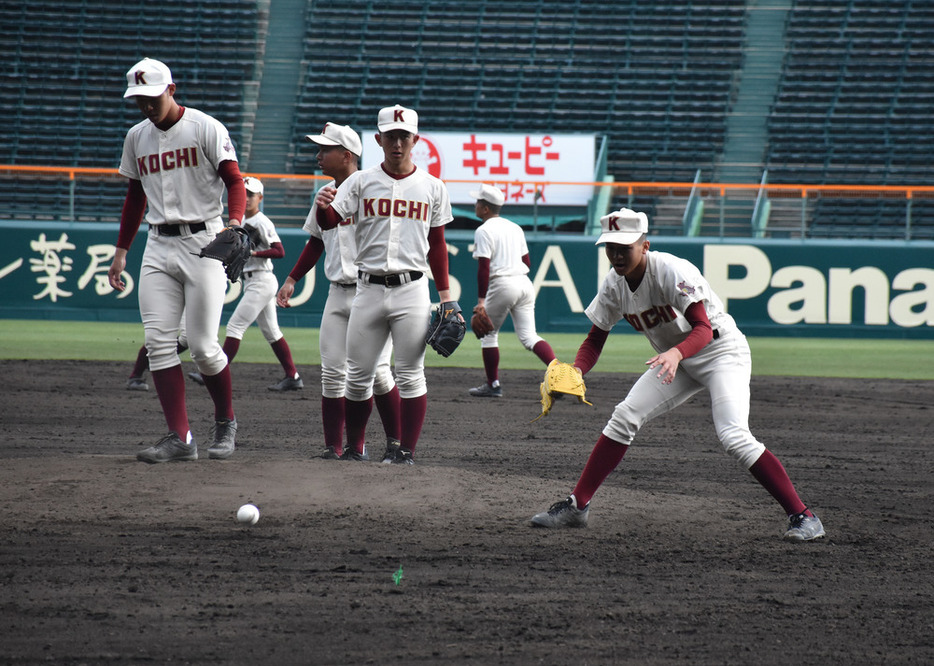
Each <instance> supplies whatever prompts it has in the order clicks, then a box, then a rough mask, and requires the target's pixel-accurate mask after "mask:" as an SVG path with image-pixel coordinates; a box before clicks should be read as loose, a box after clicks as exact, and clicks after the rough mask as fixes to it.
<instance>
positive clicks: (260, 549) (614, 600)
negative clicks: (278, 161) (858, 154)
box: [0, 361, 934, 665]
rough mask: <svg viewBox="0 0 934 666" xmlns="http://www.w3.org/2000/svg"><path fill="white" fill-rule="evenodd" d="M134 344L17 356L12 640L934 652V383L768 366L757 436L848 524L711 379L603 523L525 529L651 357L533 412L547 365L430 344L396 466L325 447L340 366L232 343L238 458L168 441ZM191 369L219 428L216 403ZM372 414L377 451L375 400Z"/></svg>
mask: <svg viewBox="0 0 934 666" xmlns="http://www.w3.org/2000/svg"><path fill="white" fill-rule="evenodd" d="M128 367H129V365H128V364H113V363H103V364H101V363H77V362H65V363H62V362H25V361H5V362H0V369H2V372H3V377H4V381H3V385H2V387H0V404H2V412H0V413H2V419H0V508H2V511H0V533H2V535H3V538H2V547H0V580H2V582H3V586H2V589H3V597H2V600H0V622H2V626H3V627H4V632H3V634H4V637H3V641H2V644H0V661H2V662H4V663H39V662H43V663H45V662H53V663H135V662H157V663H169V662H172V663H227V664H229V663H232V664H255V663H302V664H386V663H394V664H417V663H421V664H555V665H561V664H580V665H584V664H673V663H691V664H749V663H757V664H788V663H796V664H830V663H834V664H849V663H872V664H905V663H919V664H921V663H931V662H932V661H934V649H932V647H931V640H930V636H931V634H932V631H934V626H932V621H931V608H932V601H934V600H932V589H934V585H932V583H934V566H932V565H934V562H932V559H934V558H932V555H931V543H932V536H934V533H932V520H934V519H932V514H931V507H932V492H931V488H932V484H931V473H932V471H934V470H932V464H931V462H932V454H931V451H930V444H931V442H932V441H934V410H932V408H931V405H934V382H901V381H898V382H896V381H876V380H858V381H856V380H853V381H842V380H819V379H793V378H755V379H754V380H753V384H752V390H753V404H752V418H751V425H752V429H753V432H754V433H755V434H756V435H757V436H758V437H759V438H760V439H761V440H762V441H763V442H764V443H765V444H766V445H767V446H768V447H769V448H770V449H772V450H773V451H774V452H775V454H776V455H777V456H778V457H779V458H780V459H781V460H782V462H783V463H784V464H785V466H786V468H787V469H788V471H789V474H790V475H791V478H792V479H793V481H794V482H795V484H796V486H797V488H798V490H799V492H800V494H801V496H802V498H803V499H804V500H805V502H807V503H809V504H810V505H811V506H812V507H813V508H814V510H815V511H817V512H818V514H819V515H820V516H821V518H822V520H823V522H824V525H825V527H826V529H827V535H828V536H827V538H826V539H823V540H820V541H817V542H812V543H806V544H789V543H785V542H783V541H782V540H781V534H782V532H783V530H784V527H785V520H784V516H783V515H782V512H781V510H780V508H779V507H778V505H777V504H776V503H775V502H774V501H773V500H772V499H771V498H770V497H769V496H768V495H767V494H766V493H765V491H764V490H763V489H762V488H761V487H760V486H759V485H758V484H757V483H756V482H755V481H754V480H753V479H752V478H751V476H750V475H749V474H748V473H747V472H745V471H743V470H742V469H740V468H739V467H738V466H737V465H736V464H735V463H734V462H732V461H731V460H730V459H729V458H728V457H727V456H726V455H725V454H724V453H723V452H722V450H721V448H720V445H719V443H718V442H717V441H716V436H715V434H714V432H713V426H712V424H711V422H710V416H709V402H708V401H707V398H706V396H704V395H701V396H698V397H697V398H695V399H694V400H692V401H690V402H689V403H688V404H687V405H685V406H683V407H681V408H680V409H678V410H676V411H675V412H673V413H671V414H669V415H666V416H664V417H661V418H659V419H657V420H656V421H653V422H652V423H650V424H649V425H648V426H646V428H644V430H643V431H642V433H640V435H639V437H638V438H637V440H636V442H635V443H634V445H633V446H632V448H631V449H630V451H629V452H628V453H627V455H626V457H625V459H624V460H623V463H622V464H621V466H620V467H619V469H618V470H617V472H616V473H615V474H614V475H612V476H611V477H610V478H609V479H608V480H607V482H606V483H605V484H604V486H603V488H601V489H600V491H599V492H598V494H597V496H596V497H595V498H594V501H593V503H592V508H591V524H590V527H589V528H587V529H585V530H568V531H556V532H552V531H547V530H534V529H531V528H530V527H529V526H528V519H529V517H530V516H531V515H532V514H533V513H536V512H538V511H541V510H543V509H545V508H547V507H548V505H550V504H551V503H552V502H554V501H556V500H559V499H562V498H564V497H565V496H566V495H567V494H568V492H569V491H570V489H571V487H572V486H573V484H574V482H575V481H576V480H577V476H578V475H579V473H580V470H581V468H582V467H583V464H584V462H585V461H586V459H587V456H588V455H589V453H590V449H591V447H592V445H593V442H594V441H595V440H596V437H597V436H598V435H599V433H600V430H601V429H602V427H603V424H604V423H605V421H606V419H607V417H608V416H609V414H610V411H611V410H612V407H613V405H615V404H616V402H618V401H619V400H620V399H621V398H622V397H623V396H624V395H625V393H626V391H627V390H628V388H629V386H630V384H631V383H632V380H633V379H634V375H614V374H604V373H599V372H598V373H592V374H591V375H590V376H588V378H587V384H588V398H589V399H590V400H592V402H593V403H594V407H587V406H586V405H580V404H577V403H576V402H574V401H573V400H562V401H559V402H558V403H557V404H556V405H555V407H554V410H553V411H552V413H551V414H550V415H549V416H548V417H546V418H544V419H541V420H540V421H537V422H536V423H529V422H530V421H531V420H532V418H534V417H535V416H536V415H537V414H538V413H539V411H540V409H539V404H538V395H537V387H538V382H539V381H540V380H541V374H542V373H541V372H525V371H503V373H502V379H503V383H504V391H505V397H504V398H501V399H477V398H471V397H469V396H468V395H467V389H468V388H469V387H471V386H475V385H477V384H479V383H480V382H481V381H482V375H481V372H480V371H478V370H463V369H437V368H429V369H428V380H429V391H430V395H429V408H428V417H427V420H426V423H425V428H424V431H423V434H422V438H421V440H420V442H419V446H418V449H417V450H416V459H417V464H416V465H415V466H414V467H401V466H388V465H387V466H384V465H379V464H376V463H373V462H371V463H350V462H336V461H326V460H321V459H318V458H315V457H314V456H316V455H317V454H319V453H320V451H321V449H322V447H323V445H322V443H321V436H320V433H321V422H320V392H319V390H318V387H319V383H318V382H319V376H318V368H317V367H302V368H300V369H301V371H302V373H303V377H304V380H305V386H306V388H305V390H304V391H301V392H296V393H288V394H284V395H282V394H276V393H273V392H270V391H267V390H266V386H267V385H269V384H271V383H273V382H274V381H275V380H277V379H278V378H279V377H278V368H277V367H275V366H273V365H272V364H269V365H251V364H239V365H238V364H234V366H233V371H234V381H235V385H234V404H235V407H236V410H237V417H238V421H239V423H240V430H239V433H238V449H237V452H236V453H235V454H234V456H233V457H232V458H231V459H230V460H228V461H223V462H219V461H212V460H208V459H207V457H206V456H204V457H203V458H202V459H200V460H198V461H196V462H192V463H177V464H168V465H159V466H150V465H145V464H142V463H138V462H136V460H135V454H136V452H137V451H138V450H139V449H140V448H142V447H145V446H149V445H151V444H152V443H153V442H155V440H156V439H158V438H159V437H160V436H161V435H162V434H164V429H165V425H164V421H163V418H162V413H161V409H160V408H159V404H158V400H157V398H156V395H155V392H154V391H150V392H148V393H140V392H130V391H126V390H125V389H124V381H125V379H126V377H125V375H126V372H127V370H128ZM187 369H191V367H190V366H189V365H186V370H187ZM188 394H189V395H188V404H189V410H190V415H191V422H192V426H193V429H194V433H195V437H196V439H197V440H198V441H199V443H201V444H202V452H203V449H204V448H206V445H205V444H206V441H207V437H208V429H209V427H210V425H211V414H212V410H211V404H210V401H209V399H208V397H207V395H206V393H204V389H203V388H202V387H199V386H196V385H194V384H190V383H189V385H188ZM368 435H369V439H368V441H369V446H370V454H371V456H372V457H373V458H378V457H379V455H380V454H381V453H382V450H383V441H384V440H383V437H382V436H381V428H380V422H379V418H378V416H377V414H376V412H375V410H374V413H373V417H372V419H371V421H370V427H369V430H368ZM248 501H250V502H254V503H256V504H257V505H258V506H259V507H260V509H261V511H262V517H261V518H260V521H259V523H258V524H257V525H255V526H253V527H243V526H240V525H239V524H237V522H236V520H235V513H236V510H237V507H239V506H240V505H241V504H243V503H245V502H248ZM400 570H401V574H402V577H401V579H400V580H399V581H398V584H397V583H396V582H395V580H394V577H393V575H394V574H398V573H399V572H400ZM397 579H398V576H397Z"/></svg>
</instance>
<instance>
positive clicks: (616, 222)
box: [532, 208, 824, 541]
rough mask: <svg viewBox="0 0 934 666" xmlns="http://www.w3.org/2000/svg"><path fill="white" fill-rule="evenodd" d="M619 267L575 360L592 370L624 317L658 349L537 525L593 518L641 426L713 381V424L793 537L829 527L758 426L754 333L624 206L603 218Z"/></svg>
mask: <svg viewBox="0 0 934 666" xmlns="http://www.w3.org/2000/svg"><path fill="white" fill-rule="evenodd" d="M601 224H602V230H603V233H602V234H601V236H600V238H599V239H598V240H597V244H601V243H602V244H605V245H606V248H605V251H606V256H607V259H609V261H610V264H611V265H612V267H613V270H612V271H610V272H609V274H608V275H607V276H606V279H604V281H603V284H602V286H601V287H600V290H599V292H598V293H597V295H596V297H595V298H594V299H593V301H592V302H591V303H590V306H589V307H588V308H587V310H586V314H587V317H588V318H589V319H590V321H591V322H593V326H592V327H591V329H590V334H589V335H588V336H587V338H586V339H585V340H584V342H583V344H581V346H580V348H579V349H578V351H577V356H576V358H575V360H574V365H575V366H577V367H578V368H580V370H581V372H582V373H584V374H586V373H587V372H588V371H589V370H590V369H591V368H593V366H594V365H595V364H596V362H597V359H598V358H599V356H600V352H601V351H602V350H603V346H604V344H605V343H606V340H607V337H608V335H609V333H610V330H611V329H612V328H613V326H614V325H616V323H617V322H619V321H620V320H622V319H625V320H626V321H628V322H629V323H630V324H631V325H632V327H633V328H635V329H636V330H637V331H639V332H641V333H643V334H644V335H645V336H646V338H648V340H649V342H650V343H651V345H652V347H653V348H654V349H655V351H656V352H657V354H656V355H655V356H653V357H652V358H650V359H649V360H648V361H646V365H648V366H649V367H648V370H646V371H645V373H644V374H643V375H642V376H641V377H640V378H639V379H638V380H637V381H636V383H635V384H634V385H633V386H632V389H630V391H629V395H627V396H626V399H625V400H623V401H622V402H621V403H619V404H618V405H617V406H616V409H615V410H614V411H613V415H612V416H611V417H610V420H609V422H608V423H607V424H606V427H605V428H604V429H603V433H602V434H601V435H600V437H599V439H598V440H597V443H596V445H595V446H594V448H593V451H592V453H591V454H590V458H589V460H588V461H587V464H586V466H585V467H584V471H583V473H582V474H581V476H580V479H579V480H578V482H577V485H576V486H575V487H574V490H573V491H572V492H571V495H570V496H569V497H568V498H567V499H565V500H562V501H560V502H556V503H555V504H553V505H552V506H551V508H550V509H548V510H547V511H545V512H543V513H539V514H536V515H535V516H533V517H532V525H533V526H536V527H584V526H586V525H587V517H588V514H589V511H590V499H591V497H593V495H594V493H596V491H597V489H598V488H599V487H600V485H601V484H602V483H603V482H604V480H606V478H607V477H608V476H609V475H610V473H611V472H612V471H613V470H614V469H616V467H617V465H619V463H620V462H621V461H622V459H623V456H624V455H625V453H626V451H627V449H628V448H629V445H630V444H631V443H632V440H633V438H634V437H635V435H636V433H637V432H638V431H639V429H640V428H641V427H642V426H643V425H644V424H645V423H646V422H647V421H649V420H650V419H653V418H655V417H656V416H659V415H661V414H664V413H666V412H668V411H671V410H672V409H674V408H675V407H677V406H678V405H681V404H683V403H684V402H685V401H686V400H688V399H689V398H690V397H691V396H693V395H695V394H697V393H699V392H700V391H702V390H704V389H707V391H708V392H709V393H710V402H711V408H712V411H713V421H714V426H715V427H716V429H717V436H718V437H719V438H720V442H721V443H722V444H723V447H724V449H725V450H726V452H727V453H728V454H730V455H731V456H733V458H735V459H736V460H737V461H738V462H739V463H740V464H741V465H743V466H744V467H745V468H746V469H748V470H749V471H750V473H751V474H752V476H753V477H754V478H755V479H756V480H757V481H758V482H759V483H760V484H762V486H763V487H764V488H765V489H766V490H767V491H769V493H770V494H771V495H772V497H774V498H775V499H776V500H777V501H778V503H779V504H781V506H782V508H783V509H784V510H785V513H786V514H787V515H788V521H789V522H788V528H787V530H786V531H785V539H787V540H790V541H810V540H812V539H817V538H820V537H822V536H824V528H823V525H822V524H821V521H820V519H819V518H818V517H817V516H815V515H814V514H813V513H812V512H811V511H810V509H808V507H807V506H805V505H804V503H803V502H802V501H801V499H800V498H799V497H798V493H797V492H796V491H795V488H794V485H792V483H791V480H790V479H789V478H788V474H787V472H786V471H785V468H784V467H783V466H782V464H781V462H779V460H778V458H776V457H775V456H774V455H773V454H772V452H771V451H769V450H768V449H766V448H765V446H763V445H762V444H761V443H760V442H759V441H758V440H757V439H756V438H755V437H753V435H752V433H751V432H750V431H749V380H750V375H751V372H752V359H751V354H750V351H749V344H748V343H747V342H746V338H745V336H744V335H743V334H742V333H741V332H740V330H739V329H738V328H737V327H736V323H735V322H734V321H733V318H732V317H731V316H730V315H728V314H727V313H726V311H725V310H724V308H723V304H722V303H721V301H720V299H719V298H718V297H717V295H716V294H715V293H713V291H712V290H711V289H710V285H709V284H708V283H707V280H705V279H704V277H703V275H701V272H700V271H699V270H698V269H697V267H696V266H694V265H693V264H692V263H690V262H688V261H686V260H684V259H680V258H678V257H675V256H674V255H671V254H668V253H665V252H654V251H653V252H650V251H649V241H648V240H646V234H647V233H648V229H649V226H648V217H647V216H646V215H645V213H636V212H634V211H632V210H629V209H626V208H624V209H622V210H619V211H617V212H614V213H611V214H609V215H606V216H604V217H603V218H602V219H601Z"/></svg>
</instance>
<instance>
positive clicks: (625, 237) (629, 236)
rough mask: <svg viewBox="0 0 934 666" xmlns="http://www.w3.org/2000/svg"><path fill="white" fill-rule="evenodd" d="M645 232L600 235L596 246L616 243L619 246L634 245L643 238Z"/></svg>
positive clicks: (617, 232)
mask: <svg viewBox="0 0 934 666" xmlns="http://www.w3.org/2000/svg"><path fill="white" fill-rule="evenodd" d="M643 234H644V232H642V231H608V232H606V233H603V234H600V238H598V239H597V242H596V243H594V245H600V244H601V243H616V244H617V245H632V244H633V243H635V242H636V241H638V240H639V239H640V238H642V236H643Z"/></svg>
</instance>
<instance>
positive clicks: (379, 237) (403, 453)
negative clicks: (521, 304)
mask: <svg viewBox="0 0 934 666" xmlns="http://www.w3.org/2000/svg"><path fill="white" fill-rule="evenodd" d="M377 126H378V128H379V133H378V134H376V142H377V143H378V144H379V146H380V147H381V148H382V150H383V162H382V163H381V164H380V165H378V166H375V167H372V168H370V169H365V170H363V171H357V172H356V173H354V174H352V175H351V176H350V177H349V178H347V180H346V181H344V183H343V184H342V185H341V186H340V188H339V189H335V188H333V187H323V188H321V190H320V191H319V192H318V195H317V197H316V198H315V204H316V205H317V207H318V211H317V213H316V216H317V220H318V224H319V225H320V226H321V228H322V229H325V230H327V229H333V228H334V227H336V226H337V225H338V224H340V223H341V222H342V221H344V220H346V219H347V218H348V217H351V216H353V217H354V219H355V223H354V225H353V226H354V231H355V238H356V241H357V258H356V265H357V269H358V272H357V294H356V296H355V297H354V300H353V305H352V307H351V312H350V321H349V322H348V329H347V401H346V406H347V439H348V441H353V442H359V441H362V440H363V438H364V435H365V432H366V424H367V420H368V419H369V416H370V412H371V411H372V404H373V397H372V395H373V389H372V378H373V374H374V372H375V369H376V364H377V360H378V358H379V354H380V352H381V351H382V349H383V347H384V345H385V344H386V341H387V340H388V339H392V344H393V350H394V353H395V371H396V383H397V385H398V386H399V395H400V397H401V403H402V406H401V416H402V437H401V445H400V446H399V448H398V449H396V450H395V451H393V450H391V449H390V448H388V447H387V451H386V453H385V454H384V456H383V460H384V461H388V462H392V463H395V464H406V465H411V464H413V463H414V459H413V456H412V454H413V452H414V450H415V447H416V445H417V443H418V438H419V435H421V431H422V425H423V424H424V422H425V414H426V412H427V409H428V387H427V384H426V382H425V334H426V331H427V329H428V321H429V318H430V307H431V298H430V296H429V289H428V280H427V275H426V274H427V272H428V271H429V269H430V270H431V275H432V277H434V280H435V285H436V286H437V288H438V297H439V298H440V300H441V302H442V303H451V302H452V299H451V292H450V289H449V278H448V255H447V244H446V243H445V240H444V225H446V224H448V223H449V222H450V221H451V220H452V219H453V215H452V214H451V201H450V198H449V196H448V191H447V188H446V187H445V185H444V183H443V182H441V180H440V179H438V178H435V177H434V176H432V175H430V174H429V173H427V172H426V171H424V170H422V169H419V168H417V167H416V166H415V162H414V160H413V159H412V149H413V148H414V147H415V144H416V143H417V142H418V114H417V113H416V112H415V111H414V110H413V109H408V108H405V107H403V106H399V105H396V106H393V107H386V108H384V109H381V110H380V112H379V115H378V118H377ZM458 310H459V306H458Z"/></svg>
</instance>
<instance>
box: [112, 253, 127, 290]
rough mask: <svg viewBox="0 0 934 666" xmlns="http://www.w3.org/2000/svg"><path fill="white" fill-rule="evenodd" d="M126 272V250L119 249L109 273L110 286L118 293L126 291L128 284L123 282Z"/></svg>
mask: <svg viewBox="0 0 934 666" xmlns="http://www.w3.org/2000/svg"><path fill="white" fill-rule="evenodd" d="M124 270H126V250H124V249H122V248H119V247H118V248H117V251H116V252H115V253H114V259H113V261H112V262H111V264H110V270H108V271H107V279H108V280H109V281H110V286H111V287H113V288H114V289H116V290H117V291H123V290H124V289H126V282H124V281H123V277H122V275H123V271H124Z"/></svg>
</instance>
